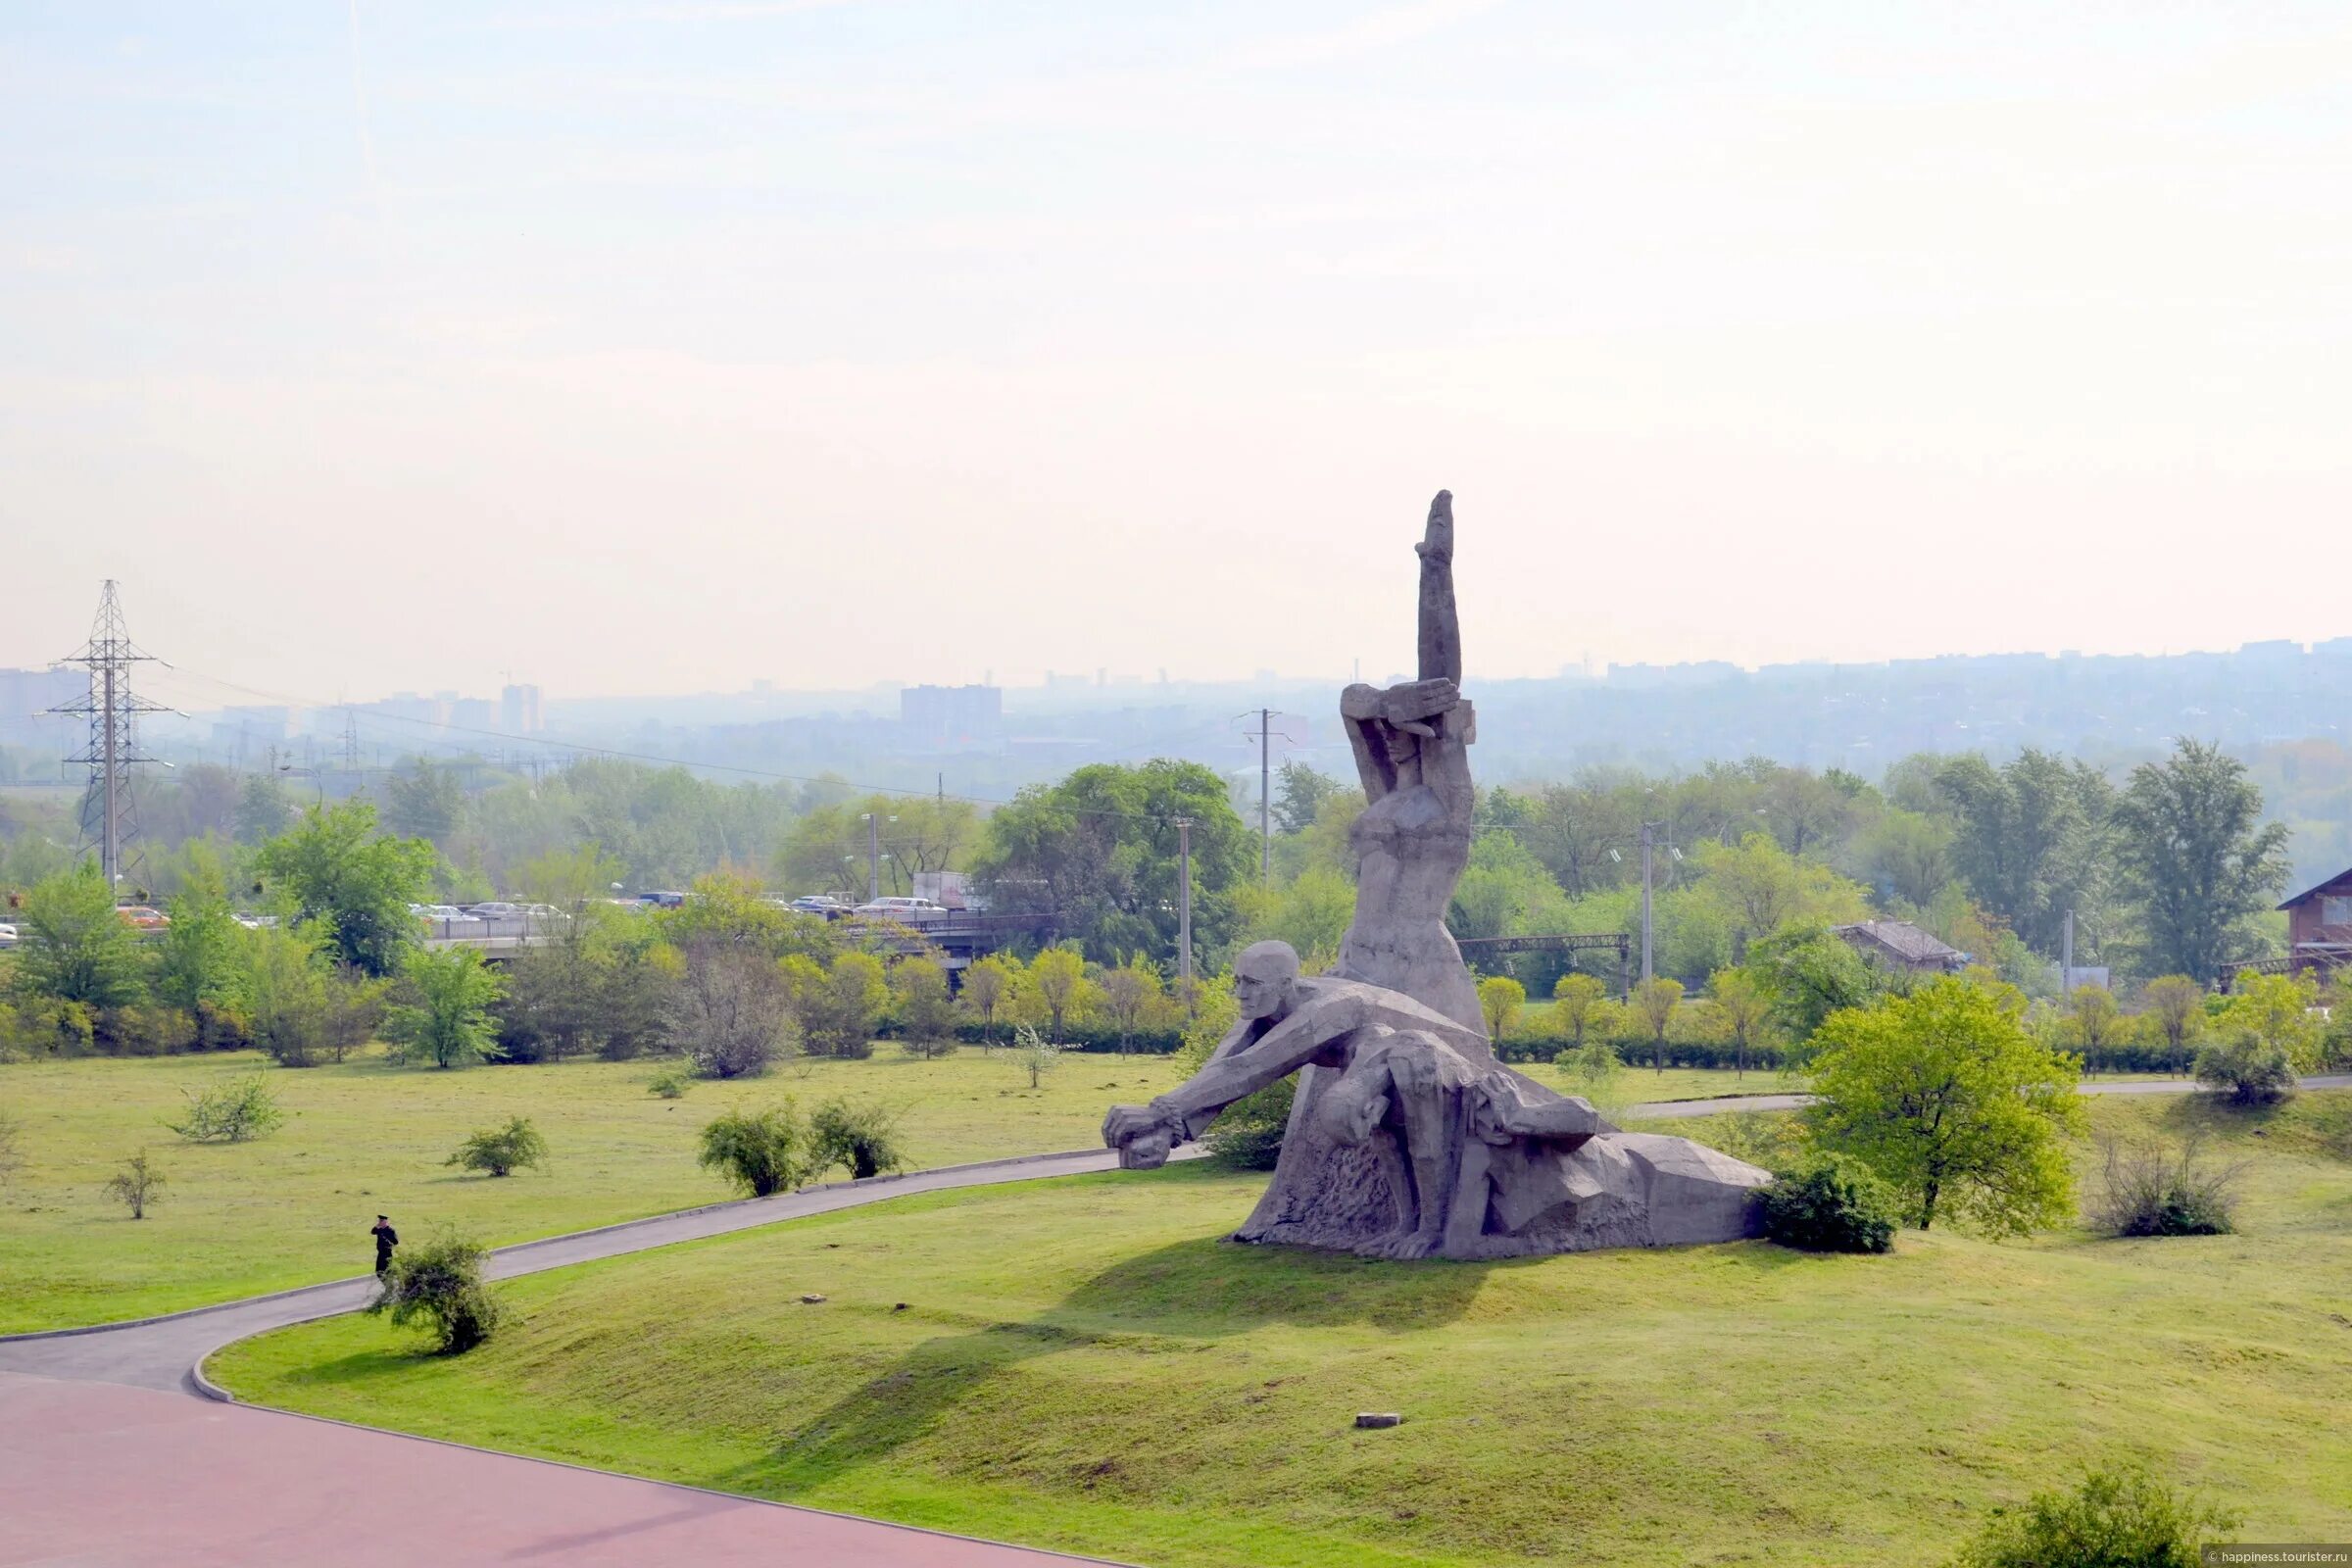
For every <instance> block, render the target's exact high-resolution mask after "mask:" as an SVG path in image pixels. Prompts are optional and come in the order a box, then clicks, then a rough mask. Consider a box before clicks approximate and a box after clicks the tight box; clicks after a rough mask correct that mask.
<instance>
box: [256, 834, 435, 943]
mask: <svg viewBox="0 0 2352 1568" xmlns="http://www.w3.org/2000/svg"><path fill="white" fill-rule="evenodd" d="M438 858H439V857H438V856H437V855H436V853H435V852H434V850H433V847H432V846H431V845H430V844H427V843H425V842H424V841H423V840H421V839H400V838H387V837H385V836H384V835H382V834H380V833H378V832H377V831H376V825H375V808H374V807H372V806H369V805H368V803H367V802H365V801H346V802H343V803H342V804H340V805H336V806H329V807H323V808H320V807H314V808H312V809H310V810H308V811H305V812H304V813H303V817H302V821H301V822H300V824H299V825H297V826H296V827H295V828H294V829H293V830H292V831H290V832H287V833H284V834H281V835H279V836H278V837H276V838H273V839H271V840H270V841H269V842H268V843H267V844H264V845H263V846H262V848H261V851H260V853H259V854H258V855H256V856H255V858H254V865H255V867H256V869H258V870H259V871H260V872H261V874H262V876H263V877H264V878H265V879H266V880H267V881H269V882H270V883H271V884H273V885H274V886H275V888H276V889H277V890H278V891H279V892H280V893H281V894H282V895H283V897H284V900H285V901H286V902H287V903H288V904H289V905H290V906H291V910H292V913H293V915H294V917H295V918H296V919H299V920H319V921H322V922H323V923H324V925H325V928H326V930H327V932H328V934H329V935H328V940H329V942H330V944H331V945H332V947H333V949H334V954H335V956H336V957H337V958H338V959H340V960H341V961H342V962H344V963H348V964H350V965H352V966H353V967H354V968H358V969H362V970H365V971H366V972H368V974H372V975H385V974H390V973H392V972H393V971H394V970H396V969H398V968H400V967H401V964H402V960H403V956H404V955H406V954H407V953H408V951H409V950H410V948H411V947H412V946H414V944H415V942H416V940H417V921H416V920H415V918H414V917H412V916H411V915H410V913H409V906H410V905H412V904H415V903H417V902H418V901H420V900H421V899H422V898H423V896H424V894H425V891H426V889H427V888H429V887H430V886H431V885H432V880H433V866H434V864H435V862H436V861H437V860H438Z"/></svg>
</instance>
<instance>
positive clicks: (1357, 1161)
mask: <svg viewBox="0 0 2352 1568" xmlns="http://www.w3.org/2000/svg"><path fill="white" fill-rule="evenodd" d="M1418 549H1419V553H1420V557H1421V593H1420V678H1419V679H1417V680H1412V681H1407V682H1404V683H1402V684H1399V685H1397V686H1391V687H1388V688H1386V689H1385V690H1384V689H1380V688H1376V687H1372V686H1365V685H1354V686H1349V687H1348V689H1347V690H1346V691H1345V692H1343V693H1342V694H1341V697H1340V716H1341V719H1342V720H1343V722H1344V723H1345V724H1346V725H1347V727H1348V739H1349V742H1350V744H1351V745H1352V747H1353V750H1354V753H1355V760H1356V769H1357V772H1358V773H1359V774H1360V775H1361V777H1362V780H1363V785H1364V794H1365V798H1366V801H1367V803H1368V804H1367V805H1366V807H1365V809H1364V811H1363V813H1362V814H1361V815H1360V816H1358V817H1357V818H1356V822H1355V825H1354V827H1353V828H1352V829H1351V830H1350V839H1351V843H1352V844H1353V847H1354V849H1355V851H1356V854H1357V856H1358V858H1359V862H1360V866H1359V870H1358V874H1357V881H1356V904H1355V919H1354V921H1353V923H1352V924H1350V925H1349V927H1348V934H1347V936H1346V938H1345V939H1344V940H1343V941H1342V943H1341V945H1340V956H1339V961H1338V963H1337V964H1336V965H1334V967H1333V969H1332V971H1331V973H1330V974H1328V975H1320V976H1303V975H1301V974H1300V973H1299V956H1298V955H1297V954H1296V953H1294V952H1293V951H1292V950H1291V949H1290V948H1289V947H1288V946H1287V945H1285V944H1283V943H1279V942H1264V943H1259V944H1257V945H1256V946H1254V947H1251V948H1250V949H1248V950H1246V951H1245V952H1244V953H1243V954H1242V955H1241V956H1240V958H1239V959H1237V960H1236V962H1235V964H1234V988H1235V994H1236V996H1237V998H1238V1000H1239V1001H1240V1003H1241V1009H1242V1014H1243V1016H1242V1020H1241V1022H1240V1023H1239V1024H1237V1025H1236V1026H1235V1027H1234V1029H1233V1030H1232V1032H1231V1033H1230V1034H1228V1035H1227V1036H1226V1037H1225V1039H1224V1040H1223V1041H1221V1042H1220V1043H1219V1044H1218V1046H1217V1048H1216V1050H1215V1052H1214V1053H1212V1054H1210V1056H1209V1059H1208V1060H1207V1062H1206V1063H1204V1064H1203V1065H1202V1067H1201V1070H1200V1071H1199V1072H1198V1073H1196V1074H1195V1075H1194V1076H1193V1077H1192V1078H1191V1079H1190V1080H1189V1081H1187V1082H1186V1083H1185V1084H1183V1085H1182V1086H1180V1087H1178V1088H1176V1089H1174V1090H1171V1091H1170V1092H1169V1093H1167V1094H1164V1095H1161V1096H1160V1097H1158V1098H1157V1099H1155V1100H1153V1101H1152V1103H1151V1104H1149V1105H1118V1106H1113V1107H1112V1109H1111V1111H1110V1113H1109V1114H1108V1116H1106V1117H1105V1118H1104V1119H1103V1142H1104V1143H1105V1144H1106V1145H1108V1146H1109V1147H1111V1148H1113V1149H1116V1150H1118V1151H1119V1152H1120V1163H1121V1164H1122V1165H1125V1166H1128V1167H1130V1168H1149V1167H1152V1166H1154V1165H1157V1164H1159V1163H1160V1162H1161V1161H1163V1160H1165V1159H1166V1158H1167V1155H1168V1152H1169V1150H1170V1148H1171V1147H1172V1146H1173V1145H1175V1144H1177V1143H1179V1142H1183V1141H1186V1140H1189V1139H1192V1138H1196V1137H1198V1136H1200V1134H1201V1132H1202V1131H1203V1130H1204V1129H1205V1128H1206V1127H1207V1125H1208V1124H1209V1123H1210V1122H1211V1121H1213V1120H1215V1118H1216V1116H1217V1113H1218V1112H1219V1111H1221V1110H1223V1109H1224V1108H1225V1107H1226V1106H1227V1105H1230V1104H1232V1103H1234V1102H1235V1101H1237V1100H1240V1099H1242V1098H1243V1097H1245V1096H1247V1095H1250V1094H1253V1093H1255V1092H1256V1091H1258V1090H1260V1089H1263V1088H1265V1087H1266V1086H1268V1085H1270V1084H1273V1083H1276V1082H1278V1081H1280V1080H1281V1079H1283V1078H1286V1077H1289V1076H1290V1075H1292V1074H1293V1073H1296V1074H1298V1079H1299V1082H1298V1090H1297V1093H1296V1095H1295V1096H1294V1098H1293V1100H1292V1103H1291V1117H1290V1121H1289V1123H1288V1124H1287V1126H1286V1127H1285V1129H1284V1133H1283V1143H1282V1152H1281V1154H1280V1156H1279V1158H1278V1160H1277V1162H1276V1164H1275V1168H1274V1176H1273V1179H1272V1180H1271V1181H1270V1182H1269V1183H1267V1186H1266V1191H1265V1195H1264V1197H1262V1198H1261V1199H1260V1200H1259V1201H1258V1204H1257V1208H1256V1210H1255V1211H1254V1212H1253V1213H1251V1214H1250V1219H1249V1222H1248V1223H1247V1224H1245V1225H1243V1227H1242V1228H1241V1229H1240V1230H1239V1231H1237V1232H1235V1233H1234V1235H1235V1239H1236V1240H1238V1241H1245V1242H1270V1243H1284V1244H1290V1245H1295V1246H1302V1247H1319V1248H1327V1249H1334V1250H1348V1251H1355V1252H1362V1253H1365V1254H1368V1255H1372V1256H1379V1257H1426V1256H1431V1255H1438V1256H1444V1257H1459V1258H1487V1257H1525V1256H1533V1255H1540V1254H1544V1253H1549V1252H1566V1251H1580V1250H1588V1249H1592V1248H1601V1247H1651V1246H1668V1245H1673V1244H1677V1243H1687V1242H1720V1241H1731V1240H1735V1239H1737V1238H1739V1237H1742V1236H1748V1235H1753V1234H1755V1232H1756V1230H1757V1228H1758V1215H1757V1211H1756V1197H1755V1195H1756V1189H1758V1188H1760V1187H1762V1186H1763V1185H1764V1184H1765V1183H1767V1182H1769V1181H1770V1180H1771V1179H1772V1178H1771V1176H1770V1174H1769V1173H1768V1172H1766V1171H1763V1170H1759V1169H1757V1168H1756V1167H1755V1166H1753V1165H1749V1164H1745V1163H1743V1162H1741V1161H1740V1160H1737V1159H1733V1158H1731V1157H1730V1156H1729V1155H1727V1154H1722V1153H1719V1152H1716V1151H1714V1150H1711V1149H1707V1148H1704V1147H1702V1146H1700V1145H1698V1144H1694V1143H1692V1142H1691V1141H1690V1140H1688V1139H1683V1138H1665V1137H1659V1136H1655V1135H1651V1134H1640V1133H1625V1132H1621V1131H1619V1130H1618V1129H1617V1128H1615V1127H1613V1126H1611V1125H1610V1124H1609V1123H1608V1122H1607V1121H1605V1120H1604V1119H1602V1117H1601V1116H1600V1115H1599V1113H1598V1112H1596V1111H1595V1110H1594V1109H1593V1106H1592V1104H1591V1103H1589V1102H1587V1101H1584V1100H1581V1099H1577V1098H1574V1097H1571V1096H1566V1095H1561V1094H1559V1093H1557V1092H1555V1091H1553V1090H1551V1089H1547V1088H1545V1087H1544V1085H1542V1084H1540V1083H1537V1082H1536V1081H1535V1080H1534V1079H1532V1078H1529V1077H1527V1076H1525V1075H1524V1074H1522V1073H1517V1072H1514V1071H1512V1070H1511V1069H1510V1068H1508V1067H1506V1066H1503V1065H1502V1064H1501V1063H1500V1062H1498V1061H1496V1060H1495V1054H1494V1051H1493V1049H1492V1047H1491V1045H1490V1043H1489V1041H1488V1039H1487V1033H1486V1025H1485V1019H1484V1017H1483V1015H1482V1014H1481V1013H1480V1011H1479V1006H1478V994H1477V990H1476V988H1475V986H1474V985H1473V984H1472V982H1471V979H1470V971H1469V969H1468V968H1467V967H1466V966H1465V965H1464V964H1463V962H1462V956H1461V951H1460V949H1458V948H1457V947H1456V946H1455V945H1454V941H1453V938H1452V936H1451V935H1450V934H1449V933H1448V932H1447V931H1446V908H1447V907H1448V906H1449V905H1450V904H1451V903H1452V900H1453V890H1454V885H1455V884H1456V883H1457V882H1458V881H1459V880H1460V878H1461V874H1462V871H1463V869H1464V868H1465V867H1466V866H1467V865H1468V863H1469V858H1470V835H1471V827H1472V806H1473V797H1472V793H1471V785H1470V763H1469V753H1468V748H1469V746H1470V743H1471V742H1472V741H1473V740H1474V739H1476V721H1475V715H1474V713H1473V711H1472V710H1471V707H1470V704H1469V703H1468V702H1466V701H1465V700H1464V699H1463V698H1462V696H1461V690H1460V682H1461V670H1462V653H1461V626H1460V621H1459V619H1458V617H1457V614H1456V612H1455V608H1454V596H1453V498H1452V496H1451V495H1450V494H1449V493H1447V492H1446V491H1440V492H1439V493H1438V497H1437V499H1436V501H1434V502H1433V503H1432V504H1431V506H1430V509H1429V520H1428V523H1427V526H1426V528H1425V530H1424V534H1423V537H1422V541H1421V544H1420V545H1419V547H1418Z"/></svg>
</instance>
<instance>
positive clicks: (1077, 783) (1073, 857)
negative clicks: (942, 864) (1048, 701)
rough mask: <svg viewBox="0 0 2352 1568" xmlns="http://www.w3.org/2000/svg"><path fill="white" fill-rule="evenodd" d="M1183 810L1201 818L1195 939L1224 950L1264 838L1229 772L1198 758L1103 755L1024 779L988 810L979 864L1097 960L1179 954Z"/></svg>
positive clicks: (1006, 896)
mask: <svg viewBox="0 0 2352 1568" xmlns="http://www.w3.org/2000/svg"><path fill="white" fill-rule="evenodd" d="M1179 817H1186V818H1189V819H1190V820H1191V822H1192V829H1191V833H1192V848H1193V940H1194V942H1195V944H1196V946H1197V947H1198V948H1199V949H1200V950H1201V951H1203V952H1207V953H1211V954H1214V953H1218V952H1222V951H1223V950H1224V949H1225V948H1226V947H1227V946H1228V945H1229V944H1230V943H1231V941H1232V939H1233V937H1234V934H1235V929H1236V925H1237V923H1238V921H1237V914H1236V910H1235V904H1234V892H1235V890H1236V889H1237V888H1239V887H1242V886H1244V885H1246V884H1247V883H1249V882H1250V880H1251V879H1252V878H1254V877H1255V875H1256V871H1257V855H1256V844H1255V840H1254V838H1253V837H1252V835H1251V834H1250V831H1249V830H1248V829H1247V828H1246V827H1244V826H1243V824H1242V819H1241V817H1240V815H1239V814H1237V813H1236V812H1235V810H1234V809H1233V803H1232V801H1231V799H1230V798H1229V797H1228V795H1227V793H1226V789H1225V781H1224V780H1223V779H1222V778H1220V777H1218V775H1217V773H1216V770H1215V769H1213V768H1210V767H1205V766H1203V765H1201V763H1198V762H1179V761H1171V760H1165V759H1162V760H1155V761H1150V762H1145V763H1142V764H1140V765H1137V766H1125V765H1121V764H1117V763H1108V762H1104V763H1097V764H1094V765H1091V766H1087V767H1081V768H1079V769H1077V770H1076V771H1075V772H1073V773H1071V774H1070V775H1069V776H1068V777H1067V778H1064V779H1063V780H1061V782H1059V783H1058V784H1052V785H1033V786H1031V787H1029V788H1026V789H1024V790H1022V791H1021V792H1020V793H1019V795H1017V796H1016V797H1015V798H1014V799H1013V801H1012V803H1011V804H1010V805H1007V806H1003V807H999V808H998V809H996V810H995V811H994V812H992V813H991V814H990V816H989V818H988V821H987V825H986V832H985V834H984V836H983V841H982V843H981V845H980V846H979V848H978V849H977V850H976V851H975V853H974V855H973V859H972V871H973V874H974V876H975V878H976V880H977V881H978V883H979V885H980V886H981V887H982V888H983V889H984V890H986V891H987V892H988V894H989V896H990V898H991V900H992V901H993V902H992V907H995V908H997V909H999V910H1003V911H1005V912H1008V913H1021V912H1028V911H1041V912H1042V911H1052V912H1054V914H1055V915H1056V916H1057V917H1058V919H1059V922H1060V926H1061V929H1062V931H1063V932H1064V933H1066V934H1067V935H1069V936H1071V937H1074V938H1076V939H1077V940H1078V942H1079V943H1080V944H1081V946H1082V947H1083V949H1084V951H1085V954H1086V956H1088V957H1090V958H1093V959H1094V960H1095V961H1097V962H1098V963H1116V962H1117V961H1118V960H1119V956H1120V955H1122V954H1127V953H1135V952H1142V953H1144V954H1147V955H1151V956H1158V955H1161V954H1173V953H1174V952H1175V951H1176V921H1177V885H1176V884H1177V874H1178V867H1177V843H1176V841H1177V827H1176V819H1177V818H1179Z"/></svg>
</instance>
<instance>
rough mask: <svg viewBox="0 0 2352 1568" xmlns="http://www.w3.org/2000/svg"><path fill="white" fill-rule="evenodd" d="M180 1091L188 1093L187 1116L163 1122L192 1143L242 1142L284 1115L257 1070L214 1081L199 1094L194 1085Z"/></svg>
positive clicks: (276, 1122)
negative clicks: (240, 1075) (226, 1079)
mask: <svg viewBox="0 0 2352 1568" xmlns="http://www.w3.org/2000/svg"><path fill="white" fill-rule="evenodd" d="M180 1093H181V1094H182V1095H184V1096H186V1097H187V1102H188V1112H187V1116H186V1118H185V1119H184V1120H181V1121H167V1122H165V1123H164V1125H165V1126H167V1127H169V1128H171V1129H172V1131H173V1132H175V1133H177V1134H179V1136H180V1137H182V1138H184V1139H186V1140H187V1141H188V1142H189V1143H191V1144H241V1143H244V1142H245V1141H246V1140H247V1139H249V1138H259V1137H261V1136H262V1135H263V1134H265V1133H268V1132H271V1131H273V1130H275V1129H276V1127H277V1126H278V1124H279V1123H280V1122H283V1121H284V1120H285V1119H286V1113H285V1112H284V1111H283V1110H281V1109H279V1108H278V1103H277V1096H276V1095H274V1094H272V1093H271V1092H270V1084H269V1081H268V1080H267V1079H266V1078H265V1077H264V1076H263V1075H262V1074H261V1073H258V1072H256V1073H247V1074H246V1075H245V1076H243V1077H241V1078H231V1079H229V1080H228V1081H227V1082H226V1083H221V1084H215V1085H214V1086H213V1087H212V1088H210V1089H207V1090H205V1091H203V1092H202V1093H201V1094H200V1093H198V1092H197V1091H195V1090H193V1089H183V1090H181V1091H180Z"/></svg>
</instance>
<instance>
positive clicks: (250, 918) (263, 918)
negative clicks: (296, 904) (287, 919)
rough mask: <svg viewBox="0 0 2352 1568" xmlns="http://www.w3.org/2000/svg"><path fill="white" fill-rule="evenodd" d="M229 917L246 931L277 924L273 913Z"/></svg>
mask: <svg viewBox="0 0 2352 1568" xmlns="http://www.w3.org/2000/svg"><path fill="white" fill-rule="evenodd" d="M423 907H424V906H422V905H421V904H412V905H410V906H409V908H410V909H411V910H412V911H414V910H417V909H421V908H423ZM229 918H230V919H231V920H234V921H236V922H237V924H239V925H241V926H243V927H244V928H245V929H246V930H248V931H270V930H274V929H276V926H277V916H276V915H274V914H246V913H244V912H242V911H239V912H238V913H235V914H232V915H230V916H229Z"/></svg>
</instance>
